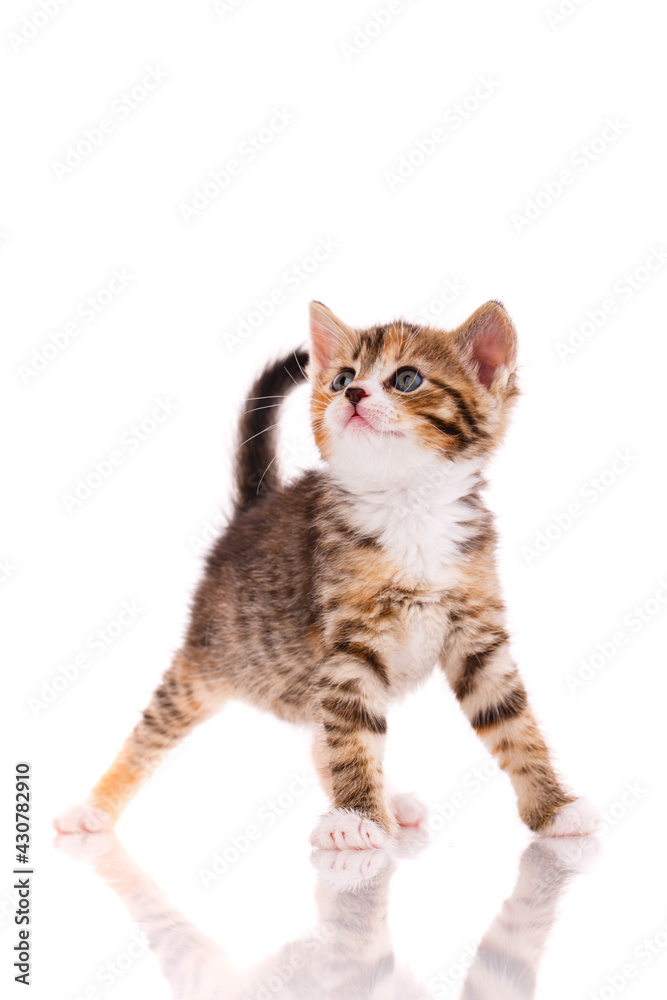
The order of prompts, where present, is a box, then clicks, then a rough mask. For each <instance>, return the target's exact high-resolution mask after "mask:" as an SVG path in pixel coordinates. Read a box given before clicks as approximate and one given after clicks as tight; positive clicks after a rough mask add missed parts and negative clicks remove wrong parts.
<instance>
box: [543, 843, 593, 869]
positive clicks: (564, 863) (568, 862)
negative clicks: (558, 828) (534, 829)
mask: <svg viewBox="0 0 667 1000" xmlns="http://www.w3.org/2000/svg"><path fill="white" fill-rule="evenodd" d="M534 846H535V847H539V848H541V850H542V851H546V852H548V853H547V856H548V857H549V858H550V859H551V861H552V862H553V863H554V864H557V865H559V866H561V867H562V868H565V869H566V870H567V871H571V872H576V873H577V874H579V875H587V874H588V873H589V872H590V871H592V869H593V868H594V866H595V864H596V862H597V860H598V857H599V855H600V841H599V840H598V838H597V837H590V836H589V837H585V836H584V837H545V838H542V839H541V840H537V841H535V842H534Z"/></svg>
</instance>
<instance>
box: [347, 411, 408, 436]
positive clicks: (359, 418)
mask: <svg viewBox="0 0 667 1000" xmlns="http://www.w3.org/2000/svg"><path fill="white" fill-rule="evenodd" d="M349 427H351V428H354V430H355V432H356V431H370V432H371V434H378V435H381V436H384V437H403V435H402V434H401V432H400V431H389V430H387V431H382V430H380V428H379V427H375V426H374V424H372V423H371V422H370V420H367V418H366V417H364V416H363V414H361V413H357V412H355V413H353V414H352V416H351V417H350V419H349V420H348V421H347V423H346V424H345V428H346V429H347V428H349Z"/></svg>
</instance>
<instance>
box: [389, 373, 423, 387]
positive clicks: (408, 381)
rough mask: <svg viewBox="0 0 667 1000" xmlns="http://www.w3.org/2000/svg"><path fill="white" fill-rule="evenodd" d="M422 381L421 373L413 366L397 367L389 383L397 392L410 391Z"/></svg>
mask: <svg viewBox="0 0 667 1000" xmlns="http://www.w3.org/2000/svg"><path fill="white" fill-rule="evenodd" d="M422 381H423V380H422V377H421V375H420V374H419V372H418V371H415V369H414V368H399V369H398V371H397V372H396V374H395V375H394V378H393V381H392V383H391V384H392V385H393V387H394V389H398V391H399V392H412V390H413V389H416V388H417V386H418V385H421V384H422Z"/></svg>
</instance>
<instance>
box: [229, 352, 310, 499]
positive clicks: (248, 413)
mask: <svg viewBox="0 0 667 1000" xmlns="http://www.w3.org/2000/svg"><path fill="white" fill-rule="evenodd" d="M307 364H308V354H307V353H306V352H305V351H294V352H292V354H289V355H288V356H287V357H286V358H281V360H280V361H276V362H274V364H272V365H269V367H268V368H265V369H264V371H263V372H262V374H261V375H260V376H259V378H258V379H257V380H256V381H255V383H254V385H253V387H252V389H251V390H250V393H249V394H248V398H247V399H246V405H245V412H244V413H243V415H242V417H241V420H240V422H239V437H238V440H239V445H238V448H237V451H236V465H235V479H236V501H235V508H236V510H237V511H241V510H246V509H247V508H248V507H250V506H251V505H252V504H253V503H255V502H256V501H257V500H259V498H260V497H262V496H265V495H266V494H267V493H269V492H270V491H271V490H274V489H277V488H278V486H279V485H280V479H279V475H278V469H277V468H276V464H277V463H276V462H275V458H276V442H277V435H276V427H275V425H276V424H277V422H278V414H279V413H280V407H281V404H282V401H283V397H284V396H285V395H287V393H288V392H289V391H290V390H291V389H294V388H295V386H297V385H300V384H301V383H302V382H305V381H306V376H305V374H304V372H305V369H306V365H307Z"/></svg>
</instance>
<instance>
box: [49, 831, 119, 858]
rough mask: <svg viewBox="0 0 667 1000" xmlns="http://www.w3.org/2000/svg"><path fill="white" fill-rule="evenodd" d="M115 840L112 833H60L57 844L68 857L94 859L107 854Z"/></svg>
mask: <svg viewBox="0 0 667 1000" xmlns="http://www.w3.org/2000/svg"><path fill="white" fill-rule="evenodd" d="M113 842H114V837H113V834H111V833H59V834H58V836H57V837H56V840H55V846H56V848H57V849H58V850H59V851H62V852H63V854H66V855H67V857H68V858H75V859H76V860H77V861H93V860H94V859H95V858H99V857H101V856H102V855H103V854H107V853H108V851H109V849H110V848H111V847H112V845H113Z"/></svg>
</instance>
